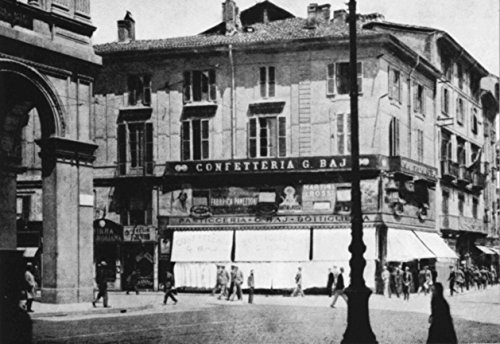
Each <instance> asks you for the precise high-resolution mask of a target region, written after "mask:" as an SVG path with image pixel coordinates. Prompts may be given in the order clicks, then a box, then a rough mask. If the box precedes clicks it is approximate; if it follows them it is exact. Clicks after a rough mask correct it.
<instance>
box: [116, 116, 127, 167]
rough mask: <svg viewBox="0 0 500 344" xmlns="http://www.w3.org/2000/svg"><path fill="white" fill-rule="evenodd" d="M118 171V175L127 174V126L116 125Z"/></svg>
mask: <svg viewBox="0 0 500 344" xmlns="http://www.w3.org/2000/svg"><path fill="white" fill-rule="evenodd" d="M118 171H119V173H120V175H124V174H125V173H127V126H126V124H125V123H119V124H118Z"/></svg>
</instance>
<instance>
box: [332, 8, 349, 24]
mask: <svg viewBox="0 0 500 344" xmlns="http://www.w3.org/2000/svg"><path fill="white" fill-rule="evenodd" d="M346 20H347V11H346V10H336V11H333V24H334V25H345V24H346Z"/></svg>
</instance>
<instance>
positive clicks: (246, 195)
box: [193, 187, 259, 214]
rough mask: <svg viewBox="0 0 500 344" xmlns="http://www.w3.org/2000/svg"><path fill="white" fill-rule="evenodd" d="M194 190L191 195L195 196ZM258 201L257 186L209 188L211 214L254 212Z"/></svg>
mask: <svg viewBox="0 0 500 344" xmlns="http://www.w3.org/2000/svg"><path fill="white" fill-rule="evenodd" d="M196 196H197V195H196V192H195V193H194V196H193V197H196ZM258 203H259V190H258V189H257V188H251V187H249V188H239V187H228V188H217V189H211V190H210V198H209V205H210V209H211V211H212V213H213V214H238V213H255V208H256V206H257V204H258Z"/></svg>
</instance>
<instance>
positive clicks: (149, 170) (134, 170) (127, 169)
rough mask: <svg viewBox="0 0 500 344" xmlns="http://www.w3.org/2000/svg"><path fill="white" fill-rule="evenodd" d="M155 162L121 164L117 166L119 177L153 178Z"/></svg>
mask: <svg viewBox="0 0 500 344" xmlns="http://www.w3.org/2000/svg"><path fill="white" fill-rule="evenodd" d="M154 168H155V162H154V161H145V162H143V163H142V164H137V163H134V164H133V163H132V162H130V161H127V162H119V163H118V164H117V166H116V171H117V175H118V176H123V177H140V176H152V175H153V174H154Z"/></svg>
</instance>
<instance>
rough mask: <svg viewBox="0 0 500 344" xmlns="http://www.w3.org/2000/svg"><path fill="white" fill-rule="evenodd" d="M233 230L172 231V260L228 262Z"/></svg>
mask: <svg viewBox="0 0 500 344" xmlns="http://www.w3.org/2000/svg"><path fill="white" fill-rule="evenodd" d="M232 243H233V231H186V232H174V237H173V245H172V261H173V262H229V261H231V248H232Z"/></svg>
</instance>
